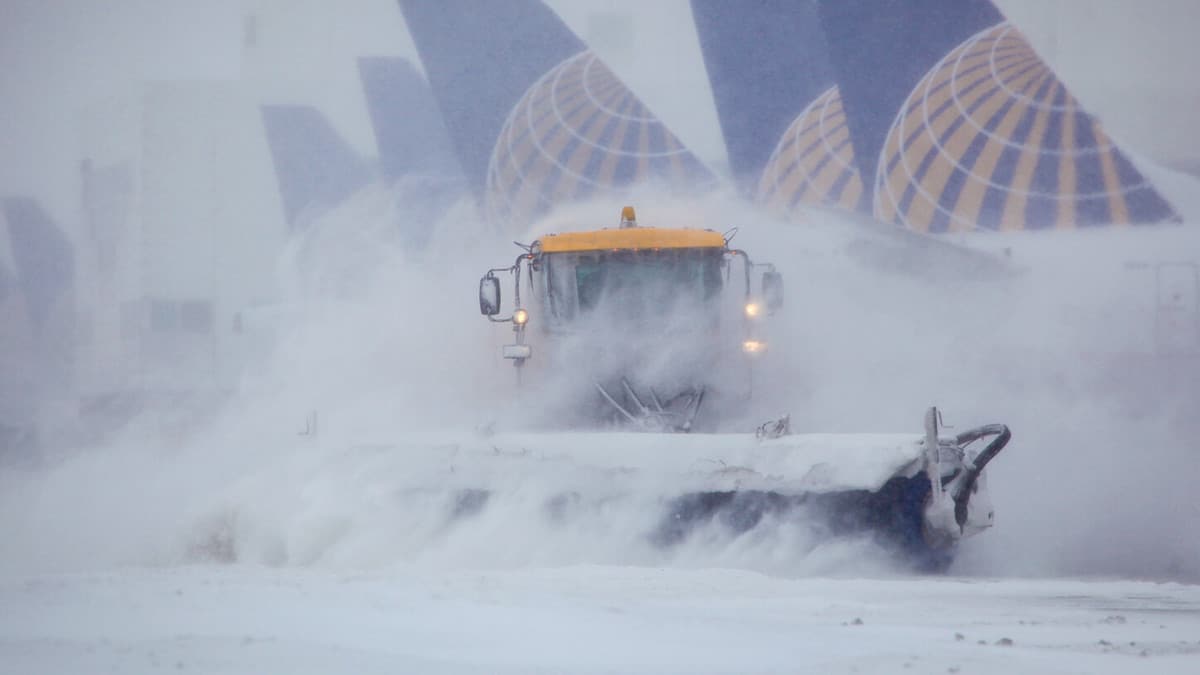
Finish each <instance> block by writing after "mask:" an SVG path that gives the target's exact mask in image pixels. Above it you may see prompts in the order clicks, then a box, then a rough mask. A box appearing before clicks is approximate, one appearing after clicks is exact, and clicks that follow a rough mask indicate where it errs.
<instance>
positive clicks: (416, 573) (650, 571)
mask: <svg viewBox="0 0 1200 675" xmlns="http://www.w3.org/2000/svg"><path fill="white" fill-rule="evenodd" d="M0 607H3V608H4V611H3V612H0V673H12V674H14V675H18V674H19V675H27V674H30V673H163V672H177V673H188V672H191V673H247V674H262V673H289V674H295V675H300V674H305V673H359V674H365V673H467V672H472V673H676V672H679V673H803V672H812V673H901V672H914V673H1006V674H1007V673H1014V672H1016V673H1189V674H1190V673H1195V672H1196V668H1197V664H1200V588H1197V587H1194V586H1184V585H1179V584H1174V583H1146V582H1136V581H1071V580H1021V581H1016V580H1007V581H1002V580H995V579H971V578H946V579H911V578H908V579H906V578H873V579H872V578H865V579H864V578H804V579H794V578H791V579H789V578H778V577H771V576H766V575H763V574H759V573H755V572H748V571H738V570H728V569H707V570H680V569H663V568H642V567H620V566H571V567H551V568H524V569H517V570H509V571H486V570H455V571H435V570H408V569H392V570H387V571H378V572H373V573H349V572H329V571H314V570H280V569H269V568H261V567H252V566H229V567H221V566H214V567H181V568H165V569H125V570H119V571H113V572H106V573H92V574H79V575H60V576H47V577H38V576H34V577H24V578H12V577H10V578H5V579H4V580H3V581H0Z"/></svg>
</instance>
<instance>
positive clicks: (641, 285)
mask: <svg viewBox="0 0 1200 675" xmlns="http://www.w3.org/2000/svg"><path fill="white" fill-rule="evenodd" d="M552 258H553V259H552V260H551V261H550V266H551V288H550V295H551V299H552V302H553V303H554V306H555V312H556V313H557V314H559V316H561V317H563V318H569V317H570V316H573V315H574V314H576V312H578V313H579V314H588V313H590V312H593V311H594V310H596V309H597V308H598V307H601V306H607V307H610V308H611V309H614V310H619V312H620V314H621V315H623V316H627V317H634V318H646V317H650V316H654V315H657V314H660V313H663V312H667V311H670V310H672V309H676V308H679V307H680V306H696V305H700V304H703V303H704V301H707V300H710V299H712V298H714V297H716V296H717V295H719V293H720V291H721V262H722V259H723V258H722V252H721V251H720V250H715V249H711V250H710V249H673V250H667V251H662V250H660V251H612V252H599V251H597V252H588V253H572V254H554V255H553V256H552Z"/></svg>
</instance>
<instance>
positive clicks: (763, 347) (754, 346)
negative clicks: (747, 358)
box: [742, 340, 767, 354]
mask: <svg viewBox="0 0 1200 675" xmlns="http://www.w3.org/2000/svg"><path fill="white" fill-rule="evenodd" d="M742 351H743V352H746V353H747V354H761V353H763V352H765V351H767V343H765V342H763V341H761V340H746V341H745V342H743V343H742Z"/></svg>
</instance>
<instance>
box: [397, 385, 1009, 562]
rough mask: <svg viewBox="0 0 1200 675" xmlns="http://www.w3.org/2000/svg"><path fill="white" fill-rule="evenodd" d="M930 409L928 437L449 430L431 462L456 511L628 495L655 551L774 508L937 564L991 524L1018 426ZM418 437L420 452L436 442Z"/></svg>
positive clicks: (745, 524) (745, 526) (826, 530)
mask: <svg viewBox="0 0 1200 675" xmlns="http://www.w3.org/2000/svg"><path fill="white" fill-rule="evenodd" d="M927 417H928V418H929V419H928V420H927V421H929V422H930V423H931V424H932V425H933V426H931V428H930V432H927V433H926V434H924V435H922V434H919V433H910V434H795V435H781V436H779V437H776V438H763V437H761V436H756V435H755V434H670V433H665V434H664V433H636V432H611V433H607V432H589V433H572V432H563V433H530V434H521V433H504V434H494V435H491V436H482V435H472V436H463V437H459V438H457V439H447V438H445V437H442V438H440V439H438V442H437V444H436V446H435V447H436V450H435V454H436V455H437V458H436V461H434V462H433V463H431V464H424V466H425V467H426V468H427V469H430V470H433V471H435V472H436V476H430V477H429V478H430V479H432V480H433V481H435V483H434V484H440V485H442V486H444V487H445V488H446V489H448V490H449V491H450V493H451V494H452V495H453V499H452V507H453V508H452V511H453V516H454V517H455V518H462V517H469V516H470V515H472V514H474V513H476V512H477V511H482V510H483V509H485V508H486V507H487V505H488V502H489V499H491V498H492V496H493V493H495V492H508V493H511V492H514V491H522V490H524V491H526V492H529V491H531V489H532V488H531V486H534V485H536V486H539V489H537V490H536V492H538V493H539V494H542V498H541V499H542V500H543V506H544V509H545V510H546V512H547V513H550V512H561V511H562V510H563V509H564V507H567V506H570V505H572V504H602V503H608V502H614V501H618V500H632V501H633V502H636V503H638V504H640V505H641V507H640V508H644V509H655V510H657V513H655V514H644V515H649V516H651V518H650V522H653V523H654V525H653V526H652V527H651V528H650V529H649V530H648V531H646V532H644V535H645V536H646V537H647V538H648V539H649V540H650V541H651V542H652V543H654V544H656V545H659V546H664V547H666V546H673V545H677V544H680V543H683V542H685V541H686V540H687V539H688V537H689V536H691V535H692V533H693V532H694V531H697V530H699V529H701V528H710V527H716V528H721V529H723V530H725V531H727V532H728V533H729V534H732V535H733V536H740V535H742V534H744V533H746V532H748V531H750V530H753V529H754V528H756V527H758V526H759V525H760V523H761V522H763V521H764V519H766V518H768V517H769V518H772V519H776V520H778V519H791V518H795V519H804V520H805V525H806V526H809V527H810V528H811V529H812V530H814V531H816V532H818V533H819V534H822V535H828V536H833V537H837V536H860V535H861V536H868V537H871V538H873V539H875V540H876V541H877V542H878V543H880V544H882V545H884V546H885V547H887V548H888V549H890V550H891V551H892V552H894V553H896V554H897V555H898V556H899V557H901V558H902V559H904V560H905V561H906V562H907V563H910V564H912V565H913V566H915V567H917V568H920V569H927V570H937V569H941V568H943V567H944V566H945V565H946V564H948V563H949V562H950V560H951V559H952V556H953V552H954V549H955V545H956V544H957V542H958V541H959V540H960V539H962V538H963V537H965V536H969V535H971V534H974V533H976V532H979V531H981V530H983V529H986V528H987V527H989V526H990V525H991V524H992V507H991V503H990V501H989V499H988V495H987V491H986V484H985V481H984V480H982V479H983V470H984V467H985V466H986V465H987V463H988V462H989V461H991V459H992V458H994V457H995V456H996V454H997V453H998V452H999V451H1000V450H1001V449H1002V448H1003V447H1004V445H1005V444H1006V443H1007V442H1008V440H1009V437H1010V434H1009V431H1008V429H1007V427H1004V426H1002V425H989V426H985V427H980V428H978V429H973V430H971V431H967V432H964V433H960V434H957V435H955V436H941V435H938V434H937V430H936V413H935V412H933V409H931V411H930V413H929V415H928V416H927ZM931 438H932V439H934V440H933V442H932V444H931V442H930V439H931ZM413 440H414V441H416V442H415V443H414V445H413V446H411V448H410V449H412V450H414V451H415V450H416V446H417V444H420V445H423V448H422V452H428V451H429V448H430V445H425V444H423V443H420V441H419V440H417V439H413ZM430 440H433V439H430ZM402 449H403V448H402ZM409 477H410V478H413V477H414V476H412V475H410V476H409ZM931 478H933V479H934V480H933V482H932V483H931V482H930V479H931Z"/></svg>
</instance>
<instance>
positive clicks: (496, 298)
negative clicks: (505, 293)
mask: <svg viewBox="0 0 1200 675" xmlns="http://www.w3.org/2000/svg"><path fill="white" fill-rule="evenodd" d="M479 313H480V314H482V315H484V316H496V315H497V314H499V313H500V280H499V279H497V278H496V277H494V276H492V275H491V274H488V275H487V276H485V277H484V278H482V279H480V280H479Z"/></svg>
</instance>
